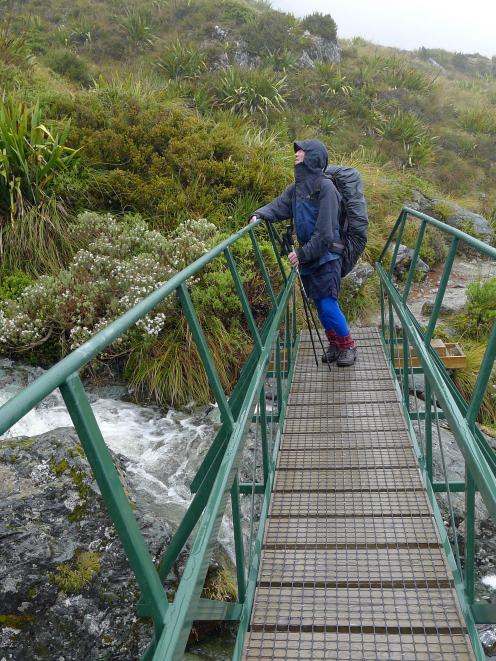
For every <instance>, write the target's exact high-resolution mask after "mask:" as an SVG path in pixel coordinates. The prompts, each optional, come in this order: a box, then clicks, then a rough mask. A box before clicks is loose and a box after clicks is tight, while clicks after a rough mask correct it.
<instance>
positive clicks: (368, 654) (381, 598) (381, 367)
mask: <svg viewBox="0 0 496 661" xmlns="http://www.w3.org/2000/svg"><path fill="white" fill-rule="evenodd" d="M355 337H356V338H357V339H358V342H359V347H360V348H359V357H358V360H357V363H356V365H355V366H354V367H352V368H343V369H340V368H338V367H336V366H335V365H333V369H332V372H329V371H328V369H327V367H326V366H321V367H319V369H318V370H317V369H316V367H315V362H314V358H313V353H312V349H311V344H310V340H309V337H308V335H307V334H305V333H303V334H302V336H301V341H300V348H299V351H298V357H297V364H296V367H295V375H294V381H293V385H292V391H291V396H290V400H289V408H288V412H287V418H286V423H285V428H284V434H283V437H282V440H281V446H280V451H279V458H278V464H277V472H276V478H275V482H274V489H273V494H272V502H271V508H270V515H269V519H268V523H267V526H266V531H265V539H264V548H263V553H262V561H261V566H260V572H259V577H258V584H257V592H256V596H255V604H254V607H253V613H252V620H251V627H250V631H249V632H248V635H247V639H246V644H245V649H244V656H243V658H244V659H245V660H246V661H252V660H254V659H267V660H268V659H295V660H296V659H299V660H302V661H303V660H304V661H316V660H324V659H325V661H362V660H363V661H365V660H366V661H371V660H373V659H376V660H379V659H380V660H383V661H385V660H387V661H469V660H470V661H472V660H473V659H474V656H473V653H472V651H471V648H470V643H469V641H468V637H467V634H466V629H465V624H464V621H463V618H462V616H461V613H460V609H459V606H458V602H457V598H456V594H455V591H454V588H453V584H452V577H451V573H450V571H449V568H448V565H447V562H446V558H445V556H444V553H443V549H442V547H441V544H440V541H439V537H438V534H437V530H436V528H435V524H434V521H433V517H432V513H431V510H430V508H429V504H428V501H427V498H426V496H425V494H424V489H423V485H422V481H421V477H420V473H419V471H418V469H417V467H416V460H415V457H414V454H413V450H412V449H411V445H410V440H409V436H408V433H407V430H406V425H405V421H404V418H403V415H402V412H401V409H400V406H399V404H398V400H397V397H396V391H395V388H394V385H393V382H392V378H391V375H390V372H389V369H388V366H387V363H386V360H385V357H384V354H383V350H382V345H381V341H380V338H379V334H378V332H377V331H376V330H375V329H373V328H362V329H357V330H356V331H355Z"/></svg>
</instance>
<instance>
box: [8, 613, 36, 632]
mask: <svg viewBox="0 0 496 661" xmlns="http://www.w3.org/2000/svg"><path fill="white" fill-rule="evenodd" d="M31 622H34V617H33V616H32V615H18V614H17V613H15V614H9V615H0V627H10V628H11V629H22V628H23V627H26V626H27V625H28V624H31Z"/></svg>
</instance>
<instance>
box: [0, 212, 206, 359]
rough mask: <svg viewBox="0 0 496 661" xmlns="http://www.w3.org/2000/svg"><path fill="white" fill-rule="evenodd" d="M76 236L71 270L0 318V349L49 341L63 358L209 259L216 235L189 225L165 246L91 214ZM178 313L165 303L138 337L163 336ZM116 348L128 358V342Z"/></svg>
mask: <svg viewBox="0 0 496 661" xmlns="http://www.w3.org/2000/svg"><path fill="white" fill-rule="evenodd" d="M72 232H73V234H74V236H75V237H77V240H78V241H79V242H80V245H81V246H83V247H82V248H81V249H80V250H79V251H78V252H77V253H76V255H75V256H74V258H73V260H72V262H71V263H70V265H69V266H68V268H67V270H62V271H60V272H59V274H58V275H53V276H43V277H41V278H40V279H39V280H38V281H37V282H36V283H34V284H33V285H31V286H30V287H27V288H26V289H25V290H24V292H23V294H22V295H21V297H20V299H19V300H18V302H17V303H15V304H12V305H9V306H8V307H7V308H4V310H3V312H1V313H0V320H1V321H2V322H3V323H2V324H0V327H1V331H0V347H1V348H4V349H7V350H12V349H15V350H28V349H29V348H30V347H31V346H32V345H34V344H37V343H40V344H42V343H44V342H46V341H47V340H48V339H49V338H50V339H51V340H52V341H56V342H57V343H58V344H59V345H60V346H61V350H62V353H63V354H64V353H67V352H68V351H70V350H72V349H75V348H76V347H77V346H79V345H80V344H82V343H83V342H85V341H86V340H87V339H88V338H89V337H90V336H91V335H92V334H94V333H96V332H97V331H98V330H101V329H102V328H104V327H105V326H107V325H108V324H109V323H110V322H111V321H113V320H114V319H116V318H117V317H118V316H120V315H121V314H123V313H124V312H125V311H126V310H127V309H129V308H130V307H133V306H134V305H136V303H137V302H138V301H140V300H141V299H143V298H144V297H145V296H146V295H148V294H150V293H151V292H152V291H154V290H155V289H156V288H157V287H158V286H160V285H161V284H162V283H163V282H164V281H165V280H167V279H168V278H169V277H170V276H171V275H173V274H174V273H175V272H177V271H178V270H180V269H182V268H183V267H184V266H185V265H186V263H189V262H190V261H193V260H194V259H196V258H197V257H199V256H200V255H201V254H203V253H204V252H205V251H206V250H207V247H208V245H209V243H208V242H209V240H211V238H212V236H213V235H214V234H215V227H214V226H213V225H211V224H209V223H205V221H188V222H186V223H184V224H182V225H181V226H180V227H178V228H177V230H176V231H175V232H174V233H173V234H171V235H170V237H169V238H168V239H166V238H165V237H164V236H163V235H161V234H159V233H158V232H155V231H152V230H149V229H148V227H147V225H146V223H145V222H144V221H143V220H141V219H140V218H139V217H136V216H126V217H124V218H120V219H117V218H115V217H112V216H100V215H98V214H95V213H84V214H81V215H80V216H79V217H78V220H77V222H76V223H75V224H74V226H73V227H72ZM174 306H175V300H174V298H173V297H170V298H168V299H166V301H165V302H164V303H163V304H162V305H161V306H159V307H158V308H156V309H155V310H154V312H153V313H151V314H150V315H149V316H148V317H147V318H145V319H144V320H142V321H140V322H138V324H137V329H136V330H135V331H134V332H135V334H137V335H138V336H139V337H143V336H149V335H151V336H156V335H158V334H159V333H160V332H161V330H162V328H163V326H164V325H165V322H166V319H167V314H168V313H170V310H171V309H173V308H174ZM116 346H117V347H118V349H117V351H119V352H123V351H124V352H125V351H126V347H129V342H128V340H127V339H126V338H124V339H121V340H119V341H117V342H116ZM114 350H115V348H114V349H110V350H109V351H108V354H107V355H108V356H112V355H113V351H114Z"/></svg>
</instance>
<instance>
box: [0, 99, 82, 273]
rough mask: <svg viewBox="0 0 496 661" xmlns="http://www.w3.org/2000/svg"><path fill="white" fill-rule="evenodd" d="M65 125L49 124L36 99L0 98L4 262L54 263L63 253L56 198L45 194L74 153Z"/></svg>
mask: <svg viewBox="0 0 496 661" xmlns="http://www.w3.org/2000/svg"><path fill="white" fill-rule="evenodd" d="M68 131H69V126H68V125H66V126H65V127H64V128H63V129H62V130H60V131H57V130H50V129H49V128H48V127H47V125H46V124H45V123H44V122H43V119H42V115H41V111H40V108H39V105H38V104H36V105H35V106H33V107H29V106H28V105H26V104H24V103H22V102H14V101H12V100H10V99H6V98H5V97H4V98H3V99H2V100H1V101H0V257H1V261H2V262H3V263H4V265H5V264H6V263H7V262H9V264H10V266H11V267H16V268H17V267H18V268H20V267H21V266H22V264H23V262H24V260H27V263H31V266H32V268H33V270H34V272H38V271H39V269H40V268H42V264H43V263H45V262H48V263H50V264H53V265H55V266H56V265H60V264H61V260H63V256H64V254H65V253H66V250H65V248H64V225H65V220H66V218H65V217H66V214H65V211H64V209H63V206H62V204H61V203H58V202H56V201H55V200H54V199H53V198H52V197H51V195H50V184H51V183H52V182H53V179H54V178H55V177H56V175H57V174H58V173H59V172H61V171H62V170H64V169H65V168H66V167H67V165H68V164H69V163H70V162H71V161H72V160H73V159H74V157H75V155H76V153H77V152H76V150H74V149H70V148H69V147H67V146H66V145H65V144H64V143H65V141H66V139H67V134H68Z"/></svg>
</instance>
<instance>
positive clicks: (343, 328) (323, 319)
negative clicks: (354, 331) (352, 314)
mask: <svg viewBox="0 0 496 661" xmlns="http://www.w3.org/2000/svg"><path fill="white" fill-rule="evenodd" d="M314 301H315V305H316V306H317V312H318V315H319V319H320V323H321V324H322V326H324V329H325V330H326V331H329V330H333V331H335V332H336V334H337V335H338V336H339V337H347V336H348V335H349V334H350V329H349V328H348V323H347V321H346V317H345V316H344V314H343V313H342V312H341V308H340V307H339V303H338V299H337V298H331V297H330V296H328V297H326V298H314Z"/></svg>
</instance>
